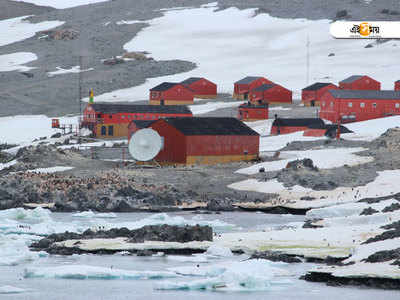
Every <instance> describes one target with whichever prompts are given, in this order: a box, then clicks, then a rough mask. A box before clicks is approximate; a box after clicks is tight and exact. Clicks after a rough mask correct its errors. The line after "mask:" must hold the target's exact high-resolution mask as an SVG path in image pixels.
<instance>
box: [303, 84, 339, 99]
mask: <svg viewBox="0 0 400 300" xmlns="http://www.w3.org/2000/svg"><path fill="white" fill-rule="evenodd" d="M337 89H339V87H337V86H336V85H334V84H329V85H327V86H324V87H323V88H321V89H319V90H316V91H307V90H302V91H301V101H302V102H311V101H313V100H314V101H320V100H321V97H322V95H323V94H325V93H326V91H328V90H337Z"/></svg>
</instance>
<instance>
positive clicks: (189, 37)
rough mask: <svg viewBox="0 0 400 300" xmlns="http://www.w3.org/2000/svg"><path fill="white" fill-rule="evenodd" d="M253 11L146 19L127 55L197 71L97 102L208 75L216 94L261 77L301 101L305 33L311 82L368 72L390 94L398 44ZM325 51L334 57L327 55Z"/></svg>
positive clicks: (143, 94) (325, 23) (131, 97)
mask: <svg viewBox="0 0 400 300" xmlns="http://www.w3.org/2000/svg"><path fill="white" fill-rule="evenodd" d="M254 12H255V9H245V10H239V9H237V8H234V7H231V8H228V9H224V10H220V11H216V7H214V6H212V7H200V8H186V9H180V10H166V11H164V12H163V13H164V15H163V16H162V17H160V18H156V19H152V20H148V21H146V22H148V23H149V25H150V26H148V27H146V28H144V29H143V30H142V31H140V32H139V33H138V34H137V36H135V37H134V38H133V39H132V40H131V41H130V42H128V43H126V44H125V45H124V48H125V50H127V51H148V52H150V53H151V56H152V57H153V58H154V59H156V60H172V59H182V60H187V61H191V62H194V63H196V64H197V68H196V69H194V70H192V71H189V72H186V73H180V74H176V75H170V76H162V77H157V78H150V79H148V80H147V81H146V83H144V84H142V85H140V86H137V87H132V88H127V89H122V90H116V91H113V92H110V93H105V94H102V95H100V96H97V98H98V100H99V101H138V100H143V99H146V98H147V95H148V91H149V89H150V88H152V87H154V86H156V85H157V84H159V83H160V82H163V81H171V82H174V81H181V80H183V79H186V78H187V77H191V76H200V77H207V78H208V79H210V80H211V81H215V82H216V83H217V84H218V89H219V92H226V93H232V90H233V83H234V82H235V81H237V80H239V79H241V78H243V77H245V76H248V75H259V76H266V77H267V78H269V79H270V80H272V81H274V82H277V83H279V84H282V85H283V86H285V87H287V88H289V89H290V90H293V91H294V98H299V96H300V90H301V89H302V88H303V87H305V86H306V85H307V82H306V78H305V73H306V53H307V49H306V41H307V36H309V40H310V57H312V60H311V63H310V74H311V76H310V82H314V81H321V80H322V81H326V80H328V81H332V82H338V81H340V80H342V79H344V78H346V77H348V76H350V75H354V74H368V75H370V76H372V77H374V78H377V79H378V80H380V81H381V82H382V89H393V78H392V77H393V76H392V74H395V73H396V72H397V70H398V68H399V66H400V61H399V60H398V59H397V57H398V49H397V48H398V47H395V45H396V46H398V45H399V42H398V41H389V42H387V43H384V44H381V45H379V46H375V47H373V48H368V49H366V48H364V47H365V46H366V45H367V44H368V43H370V41H367V40H336V39H333V38H332V37H331V36H330V34H329V24H330V22H331V21H330V20H318V21H310V20H305V19H281V18H275V17H271V16H269V15H267V14H258V15H257V16H254V15H255V13H254ZM238 39H240V42H238ZM171 41H180V42H171ZM330 53H335V56H331V57H328V54H330ZM376 57H379V62H377V60H376ZM265 66H268V67H267V68H266V67H265Z"/></svg>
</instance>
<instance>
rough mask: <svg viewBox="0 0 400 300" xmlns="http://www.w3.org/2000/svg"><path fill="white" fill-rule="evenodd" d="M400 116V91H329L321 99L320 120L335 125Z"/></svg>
mask: <svg viewBox="0 0 400 300" xmlns="http://www.w3.org/2000/svg"><path fill="white" fill-rule="evenodd" d="M399 114H400V91H368V90H366V91H357V90H329V91H327V92H326V93H325V94H324V95H323V96H322V98H321V111H320V113H319V116H320V118H322V119H326V120H329V121H332V122H333V123H337V122H338V121H339V120H340V122H341V123H345V122H355V121H364V120H370V119H376V118H382V117H387V116H392V115H399Z"/></svg>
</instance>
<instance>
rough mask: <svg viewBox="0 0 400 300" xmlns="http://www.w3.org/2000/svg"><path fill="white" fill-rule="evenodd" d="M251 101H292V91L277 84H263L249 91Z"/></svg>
mask: <svg viewBox="0 0 400 300" xmlns="http://www.w3.org/2000/svg"><path fill="white" fill-rule="evenodd" d="M250 101H251V102H252V103H258V102H260V101H261V102H262V103H268V104H276V103H292V91H289V90H288V89H286V88H284V87H283V86H280V85H278V84H274V83H272V84H263V85H260V86H259V87H256V88H254V89H252V90H251V91H250Z"/></svg>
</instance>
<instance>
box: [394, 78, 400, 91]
mask: <svg viewBox="0 0 400 300" xmlns="http://www.w3.org/2000/svg"><path fill="white" fill-rule="evenodd" d="M394 90H395V91H400V80H397V81H395V82H394Z"/></svg>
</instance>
